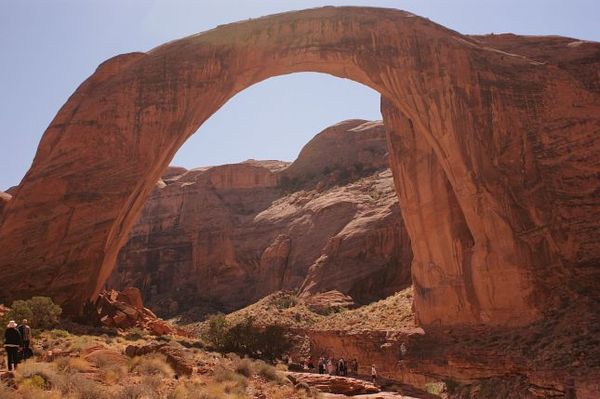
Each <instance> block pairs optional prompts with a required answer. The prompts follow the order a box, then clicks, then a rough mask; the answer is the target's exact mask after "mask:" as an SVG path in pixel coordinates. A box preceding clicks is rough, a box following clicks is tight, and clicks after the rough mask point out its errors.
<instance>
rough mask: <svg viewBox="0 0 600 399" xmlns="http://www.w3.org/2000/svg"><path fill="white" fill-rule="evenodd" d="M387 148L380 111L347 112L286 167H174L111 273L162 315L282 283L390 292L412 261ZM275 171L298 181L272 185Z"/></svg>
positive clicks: (211, 307) (226, 303)
mask: <svg viewBox="0 0 600 399" xmlns="http://www.w3.org/2000/svg"><path fill="white" fill-rule="evenodd" d="M332 145H335V147H336V151H335V153H334V154H331V153H330V152H328V151H326V150H327V149H331V147H332ZM386 148H387V145H386V133H385V129H384V127H383V124H382V123H381V122H367V121H361V120H350V121H345V122H342V123H339V124H337V125H335V126H332V127H330V128H327V129H325V130H324V131H323V132H321V133H319V134H318V135H317V136H316V137H315V138H314V139H312V140H311V141H310V142H309V143H308V144H307V145H306V146H305V148H304V149H303V150H302V151H301V152H300V155H299V157H298V159H297V160H295V161H294V162H293V163H292V164H291V165H289V166H288V164H286V163H284V162H276V161H247V162H244V163H240V164H233V165H223V166H215V167H210V168H202V169H194V170H191V171H186V170H185V169H183V170H181V169H179V170H178V169H175V168H170V169H169V170H168V171H167V174H166V175H165V176H163V179H162V180H161V181H160V182H159V184H158V185H157V187H156V188H155V189H154V191H153V192H152V194H151V195H150V198H149V199H148V201H147V202H146V204H145V206H144V209H143V210H142V213H141V217H140V218H139V220H138V221H137V222H136V224H135V226H134V227H133V229H132V231H131V233H130V235H129V240H128V241H127V243H126V244H125V246H124V247H123V248H122V249H121V251H120V253H119V257H118V259H117V267H116V269H115V270H114V271H113V273H112V274H111V277H110V278H109V280H108V284H109V286H110V287H111V288H112V287H114V288H117V289H123V288H124V287H127V286H130V285H133V286H136V287H138V288H140V289H141V290H142V292H143V294H144V300H145V302H146V303H147V305H148V306H149V307H151V308H152V309H153V310H154V311H156V312H159V313H160V314H161V315H164V316H172V315H175V314H181V313H183V312H185V311H188V310H193V311H194V312H210V313H214V312H216V311H231V310H234V309H237V308H240V307H243V306H246V305H249V304H251V303H253V302H255V301H257V300H258V299H260V298H262V297H263V296H265V295H268V294H270V293H272V292H274V291H278V290H297V291H299V292H300V293H301V294H309V293H317V292H324V291H329V290H333V289H336V290H339V291H342V292H344V293H345V294H349V295H351V296H352V297H353V298H354V300H355V301H356V302H357V303H363V304H364V303H369V302H371V301H374V300H378V299H382V298H385V297H387V296H388V295H390V294H392V293H394V292H396V291H398V290H401V289H403V288H405V287H406V286H408V285H410V264H411V260H412V252H411V248H410V239H409V238H408V234H407V232H406V229H405V228H404V225H403V223H402V219H401V217H400V211H399V208H398V199H397V196H396V194H395V191H394V187H393V181H392V177H391V172H390V170H389V169H388V157H387V149H386ZM361 154H365V155H364V156H363V155H361ZM367 154H368V155H367ZM307 158H308V159H307ZM324 161H328V162H324ZM317 165H320V167H316V166H317ZM342 171H344V172H343V173H341V172H342ZM341 175H342V176H341ZM282 176H285V177H287V178H288V179H290V181H291V179H294V181H296V185H297V186H296V187H293V188H292V187H282V186H279V185H277V184H276V182H277V180H279V179H280V178H281V177H282ZM341 177H345V179H342V178H341ZM194 308H195V309H194Z"/></svg>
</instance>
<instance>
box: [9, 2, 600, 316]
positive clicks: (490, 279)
mask: <svg viewBox="0 0 600 399" xmlns="http://www.w3.org/2000/svg"><path fill="white" fill-rule="evenodd" d="M300 71H313V72H323V73H328V74H331V75H334V76H338V77H342V78H348V79H352V80H355V81H357V82H360V83H363V84H365V85H368V86H370V87H371V88H373V89H375V90H377V91H379V92H380V93H381V94H382V97H383V98H384V101H383V102H382V113H383V115H384V120H385V123H386V125H387V127H388V129H389V143H390V150H391V151H390V152H391V159H392V169H393V171H394V173H395V179H396V183H397V190H398V192H399V197H400V202H401V207H402V212H403V217H404V218H405V221H406V224H407V228H408V231H409V234H410V236H411V240H412V242H413V244H412V245H413V251H414V254H415V260H414V263H413V278H414V283H415V287H416V290H415V292H416V294H415V307H416V311H417V315H418V318H419V320H420V321H421V322H422V323H423V324H425V325H431V324H438V323H441V324H455V323H489V324H522V323H526V322H529V321H531V320H533V319H534V318H536V317H537V315H538V311H539V309H542V308H545V307H547V306H549V302H551V301H552V300H553V298H550V297H549V296H548V295H547V294H545V290H547V289H548V288H553V289H554V288H558V287H560V282H561V278H564V277H565V276H569V273H570V270H571V269H570V268H571V267H573V266H574V265H577V264H580V263H582V262H583V263H585V262H590V261H591V260H593V259H597V258H598V249H597V248H595V247H594V246H593V245H588V244H589V243H590V242H591V241H590V238H589V236H587V235H586V234H589V228H590V227H591V228H592V229H596V230H595V231H597V226H596V225H595V224H593V223H592V224H591V225H590V224H589V223H588V224H587V225H585V226H584V225H582V224H581V223H585V215H579V214H574V215H573V216H574V217H575V218H577V220H575V221H574V223H569V224H568V226H567V224H566V222H565V221H564V220H562V219H560V220H559V219H557V215H560V214H561V212H567V211H568V209H569V208H570V207H571V205H572V202H570V201H571V199H575V197H576V191H578V190H579V189H580V188H581V187H580V186H578V184H579V185H581V182H582V180H581V179H583V180H587V181H588V182H589V181H590V179H593V178H594V174H593V172H594V169H593V165H595V164H594V163H593V162H595V161H594V160H593V159H592V160H585V159H564V157H562V160H561V161H562V162H563V163H562V170H561V171H557V170H556V168H554V167H553V162H556V161H558V160H559V159H561V155H562V153H561V152H560V151H561V150H560V148H557V147H556V146H555V144H556V143H555V141H556V140H560V138H561V137H565V136H564V135H570V137H575V136H576V137H579V138H580V141H579V142H578V144H577V145H582V146H584V147H585V145H586V140H587V143H588V144H589V143H591V142H592V141H593V140H594V138H593V137H590V136H589V135H587V132H589V129H590V127H592V126H596V127H597V126H598V115H600V113H599V112H598V109H599V107H598V105H597V104H598V103H599V101H598V93H597V90H596V91H594V90H591V89H589V88H586V87H583V86H582V84H581V82H579V81H576V80H575V78H573V77H572V76H571V75H570V74H569V73H568V71H563V70H561V69H559V68H558V67H556V66H554V65H552V64H551V63H549V64H546V65H544V64H542V63H540V62H535V61H532V60H530V59H528V58H525V57H522V56H517V55H513V54H509V53H506V52H503V51H499V50H494V49H491V48H488V47H485V46H484V45H483V44H482V43H481V42H479V41H477V40H475V39H472V38H469V37H466V36H462V35H460V34H458V33H456V32H453V31H450V30H448V29H445V28H443V27H441V26H439V25H436V24H434V23H432V22H429V21H427V20H425V19H423V18H419V17H416V16H414V15H411V14H408V13H405V12H402V11H397V10H389V9H374V8H350V7H345V8H332V7H326V8H321V9H314V10H306V11H299V12H290V13H285V14H279V15H274V16H269V17H265V18H260V19H257V20H250V21H245V22H240V23H236V24H231V25H226V26H220V27H218V28H216V29H214V30H211V31H208V32H205V33H201V34H198V35H194V36H190V37H187V38H183V39H180V40H176V41H173V42H170V43H167V44H164V45H162V46H160V47H158V48H156V49H154V50H152V51H150V52H148V53H132V54H126V55H121V56H117V57H115V58H113V59H111V60H109V61H107V62H105V63H103V64H102V65H100V67H99V68H98V69H97V71H96V72H95V73H94V74H93V75H92V76H91V77H90V78H89V79H87V80H86V81H85V82H84V83H83V84H82V85H81V86H80V87H79V88H78V89H77V91H76V92H75V93H74V94H73V95H72V96H71V98H70V99H69V100H68V101H67V103H66V104H65V105H64V106H63V107H62V109H61V110H60V111H59V113H58V115H57V116H56V117H55V119H54V120H53V121H52V123H51V124H50V126H49V127H48V129H47V131H46V132H45V134H44V136H43V138H42V141H41V143H40V146H39V149H38V152H37V154H36V156H35V159H34V162H33V165H32V167H31V169H30V170H29V172H28V173H27V175H26V176H25V178H24V179H23V181H22V183H21V185H20V186H19V188H18V190H17V191H16V193H14V198H13V199H12V200H10V201H9V202H8V204H7V205H6V207H5V210H4V212H3V214H2V216H1V218H2V219H1V225H0V242H2V248H1V249H0V286H1V287H3V291H2V295H1V296H2V297H3V298H0V299H4V300H7V299H10V298H16V297H26V296H30V295H32V294H41V293H43V294H46V295H48V294H49V295H51V296H52V297H54V298H55V299H56V300H57V301H59V302H60V303H62V304H63V305H65V306H66V307H67V309H68V310H70V311H76V310H77V309H79V308H80V306H81V304H82V303H83V301H85V300H86V299H88V298H90V297H93V296H94V295H96V294H97V293H98V291H99V290H100V288H101V287H102V285H103V283H104V281H105V279H106V277H107V276H108V274H109V272H110V270H111V268H112V267H113V266H114V262H115V258H116V256H117V252H118V250H119V248H120V246H121V245H122V244H123V242H124V240H125V239H126V237H127V233H128V231H129V228H130V227H131V225H132V223H133V222H134V221H135V218H136V216H137V214H138V212H139V210H140V209H141V207H142V205H143V203H144V200H145V198H146V196H147V195H148V193H149V192H150V190H151V189H152V187H153V185H154V183H155V182H156V181H157V179H158V178H159V176H160V174H161V172H162V171H163V170H164V169H165V168H166V167H167V166H168V164H169V162H170V160H171V159H172V158H173V156H174V155H175V152H176V151H177V149H178V148H179V147H180V146H181V145H182V144H183V143H184V142H185V140H186V139H187V138H188V137H189V136H190V135H191V134H193V133H194V132H195V131H196V130H197V128H198V127H199V126H200V125H202V123H203V122H204V121H205V120H206V119H208V118H209V117H210V116H211V115H212V114H213V113H214V112H216V111H217V110H218V109H219V108H220V107H221V106H222V105H223V104H224V103H225V102H226V101H227V100H228V99H229V98H231V97H232V96H234V95H235V94H236V93H238V92H239V91H241V90H243V89H245V88H247V87H248V86H250V85H252V84H254V83H257V82H260V81H262V80H264V79H267V78H269V77H272V76H277V75H282V74H288V73H293V72H300ZM557 96H558V97H560V100H561V101H560V102H559V101H550V100H551V99H556V98H557ZM575 99H577V103H576V104H575V103H574V101H575ZM594 112H595V113H594ZM582 115H587V116H589V117H588V118H587V119H586V120H585V121H583V122H582V124H577V125H573V124H571V125H568V124H567V123H565V122H566V121H569V120H572V119H573V118H577V117H581V116H582ZM590 115H595V118H594V117H591V116H590ZM559 127H560V128H559ZM586 128H587V130H586ZM561 135H562V136H561ZM565 171H566V172H565ZM565 173H566V174H565ZM565 175H568V176H579V178H580V180H579V181H575V180H576V179H574V180H572V183H571V187H570V188H569V190H567V191H568V192H567V194H568V195H564V196H563V197H561V200H560V201H558V200H556V201H555V199H556V198H557V197H556V196H554V194H556V193H557V192H559V191H561V190H562V189H559V188H560V187H559V186H558V181H559V180H560V179H561V177H563V176H565ZM592 181H593V180H592ZM583 183H585V182H583ZM584 185H585V184H584ZM564 191H565V190H562V191H561V193H564ZM569 195H571V196H570V197H569ZM592 205H593V206H596V207H595V208H593V210H594V211H596V212H597V209H598V208H597V205H598V204H597V202H596V203H595V204H592ZM586 230H587V231H586ZM574 243H575V244H576V248H575V247H574V245H575V244H574ZM586 245H587V246H586ZM582 249H583V250H582ZM548 266H552V267H551V268H548ZM4 287H12V289H11V290H5V289H4ZM563 291H564V290H563ZM556 297H557V298H559V297H560V295H557V296H556Z"/></svg>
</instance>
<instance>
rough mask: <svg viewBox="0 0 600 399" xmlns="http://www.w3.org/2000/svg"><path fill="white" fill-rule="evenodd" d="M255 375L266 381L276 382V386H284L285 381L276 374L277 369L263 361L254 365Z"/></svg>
mask: <svg viewBox="0 0 600 399" xmlns="http://www.w3.org/2000/svg"><path fill="white" fill-rule="evenodd" d="M254 368H255V370H256V374H258V375H259V376H261V377H263V378H264V379H265V380H267V381H272V382H276V383H278V384H284V383H285V382H286V380H285V379H284V378H283V377H282V376H281V374H279V372H277V369H276V368H275V367H273V366H271V365H270V364H267V363H265V362H263V361H260V360H259V361H257V362H255V364H254Z"/></svg>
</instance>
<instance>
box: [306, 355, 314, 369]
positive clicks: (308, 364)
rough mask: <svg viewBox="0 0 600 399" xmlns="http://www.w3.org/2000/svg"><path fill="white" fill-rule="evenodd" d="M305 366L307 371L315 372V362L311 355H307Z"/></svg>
mask: <svg viewBox="0 0 600 399" xmlns="http://www.w3.org/2000/svg"><path fill="white" fill-rule="evenodd" d="M306 366H307V367H308V371H309V372H311V373H314V372H315V363H314V362H313V358H312V356H309V357H308V361H307V362H306Z"/></svg>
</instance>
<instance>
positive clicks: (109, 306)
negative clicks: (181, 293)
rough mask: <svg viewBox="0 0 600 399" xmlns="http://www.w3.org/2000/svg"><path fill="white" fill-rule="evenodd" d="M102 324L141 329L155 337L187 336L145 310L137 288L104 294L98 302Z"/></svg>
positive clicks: (97, 306)
mask: <svg viewBox="0 0 600 399" xmlns="http://www.w3.org/2000/svg"><path fill="white" fill-rule="evenodd" d="M96 308H97V309H98V317H99V319H100V322H101V323H102V324H104V325H105V326H107V327H116V328H122V329H128V328H131V327H140V328H144V329H147V330H148V331H149V332H150V333H151V334H153V335H159V336H160V335H173V334H179V335H186V334H185V333H184V332H183V331H181V330H179V329H177V328H175V327H174V326H172V325H170V324H169V323H167V322H165V321H164V320H161V319H159V318H157V317H156V315H154V313H152V312H151V311H150V310H148V309H146V308H144V305H143V303H142V300H141V295H140V292H139V290H138V289H137V288H132V287H127V288H125V289H124V290H123V291H122V292H119V291H116V290H110V291H105V292H102V293H101V294H100V295H99V297H98V300H97V301H96Z"/></svg>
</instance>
